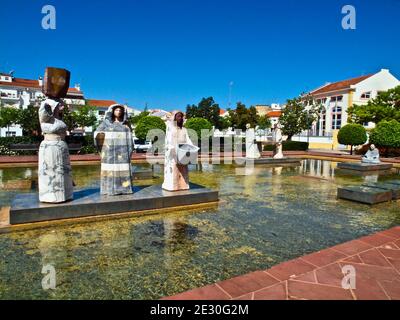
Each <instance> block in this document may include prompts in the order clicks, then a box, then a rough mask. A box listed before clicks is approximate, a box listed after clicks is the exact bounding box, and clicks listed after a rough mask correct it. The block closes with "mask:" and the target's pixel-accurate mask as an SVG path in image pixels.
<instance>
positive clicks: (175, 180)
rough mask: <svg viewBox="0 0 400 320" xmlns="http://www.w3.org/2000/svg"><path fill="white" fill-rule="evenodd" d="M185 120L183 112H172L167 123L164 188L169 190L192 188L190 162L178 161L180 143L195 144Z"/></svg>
mask: <svg viewBox="0 0 400 320" xmlns="http://www.w3.org/2000/svg"><path fill="white" fill-rule="evenodd" d="M183 122H184V114H183V112H181V111H177V112H174V113H173V114H172V118H171V119H170V120H169V121H168V123H167V131H166V135H165V162H164V183H163V184H162V188H163V189H164V190H168V191H178V190H188V189H189V188H190V187H189V168H188V164H182V163H180V162H179V161H178V149H179V145H183V144H188V145H191V146H193V143H192V141H191V140H190V137H189V134H188V132H187V130H186V128H185V127H183ZM197 150H198V149H197Z"/></svg>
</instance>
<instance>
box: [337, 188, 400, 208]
mask: <svg viewBox="0 0 400 320" xmlns="http://www.w3.org/2000/svg"><path fill="white" fill-rule="evenodd" d="M337 196H338V198H339V199H346V200H351V201H356V202H360V203H366V204H376V203H381V202H386V201H390V200H392V197H393V194H392V191H391V190H387V189H379V188H375V187H367V186H348V187H342V188H338V190H337Z"/></svg>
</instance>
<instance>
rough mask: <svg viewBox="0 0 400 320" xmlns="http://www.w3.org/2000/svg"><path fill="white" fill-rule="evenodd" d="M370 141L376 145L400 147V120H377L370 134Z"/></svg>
mask: <svg viewBox="0 0 400 320" xmlns="http://www.w3.org/2000/svg"><path fill="white" fill-rule="evenodd" d="M370 142H371V143H373V144H375V145H376V146H377V147H382V148H386V153H388V150H389V148H400V122H398V121H396V120H391V121H386V120H383V121H381V122H379V123H378V124H377V125H376V127H375V128H374V129H373V130H372V132H371V134H370Z"/></svg>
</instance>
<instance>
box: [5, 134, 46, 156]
mask: <svg viewBox="0 0 400 320" xmlns="http://www.w3.org/2000/svg"><path fill="white" fill-rule="evenodd" d="M42 140H43V137H41V136H21V137H0V155H2V156H14V155H20V156H22V155H24V156H25V155H35V154H36V151H16V150H10V145H12V144H39V143H40V142H41V141H42Z"/></svg>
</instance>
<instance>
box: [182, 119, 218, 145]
mask: <svg viewBox="0 0 400 320" xmlns="http://www.w3.org/2000/svg"><path fill="white" fill-rule="evenodd" d="M212 127H213V126H212V124H211V122H210V121H208V120H206V119H203V118H190V119H188V120H187V121H186V122H185V128H187V129H191V130H194V131H195V132H196V134H197V140H198V141H200V140H201V139H202V138H207V139H208V138H209V137H210V136H211V130H212ZM201 130H208V131H209V132H210V134H208V135H207V136H202V135H201ZM189 136H190V139H191V140H192V142H193V143H196V142H195V140H194V139H195V137H194V136H193V134H192V133H191V132H190V131H189Z"/></svg>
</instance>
